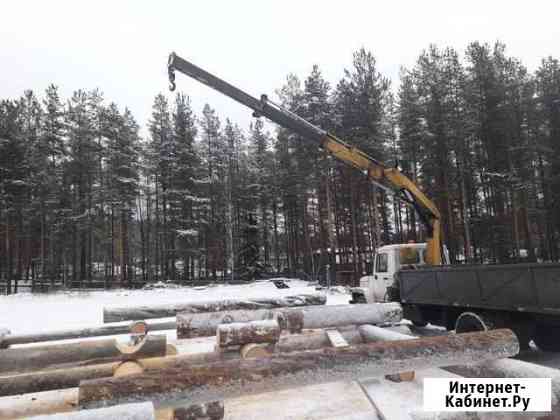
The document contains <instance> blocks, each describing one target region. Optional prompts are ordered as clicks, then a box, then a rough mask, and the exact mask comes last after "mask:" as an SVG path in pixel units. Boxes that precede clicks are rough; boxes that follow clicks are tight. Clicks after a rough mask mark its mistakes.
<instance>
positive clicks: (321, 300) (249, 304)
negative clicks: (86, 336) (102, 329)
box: [103, 293, 327, 322]
mask: <svg viewBox="0 0 560 420" xmlns="http://www.w3.org/2000/svg"><path fill="white" fill-rule="evenodd" d="M325 303H327V297H326V295H324V294H319V293H315V294H302V295H295V296H283V297H264V298H250V299H227V300H216V301H206V302H187V303H174V304H166V305H157V306H134V307H132V306H131V307H115V308H111V307H109V308H103V322H118V321H126V320H144V319H150V318H166V317H172V316H175V315H177V314H179V313H190V314H196V313H200V312H221V311H233V310H241V309H243V310H254V309H270V308H280V307H292V306H308V305H324V304H325Z"/></svg>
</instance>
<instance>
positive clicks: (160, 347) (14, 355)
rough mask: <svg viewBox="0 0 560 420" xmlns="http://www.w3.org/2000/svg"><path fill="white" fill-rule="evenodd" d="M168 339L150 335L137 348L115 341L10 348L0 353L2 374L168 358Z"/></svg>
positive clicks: (163, 336)
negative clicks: (77, 365) (54, 367)
mask: <svg viewBox="0 0 560 420" xmlns="http://www.w3.org/2000/svg"><path fill="white" fill-rule="evenodd" d="M166 347H167V337H166V336H165V335H147V336H145V337H144V338H143V339H142V340H141V341H140V342H139V343H138V344H137V345H134V346H128V345H123V344H120V343H118V342H117V341H116V340H114V339H107V340H95V341H94V340H92V341H83V342H78V343H65V344H55V345H49V346H34V347H20V348H8V349H4V350H1V351H0V373H3V374H5V373H9V372H12V373H16V372H28V371H30V370H34V369H41V368H46V367H51V366H57V365H59V366H62V365H64V366H70V365H72V364H73V363H77V362H82V361H91V363H100V362H109V361H117V360H119V361H124V360H134V359H139V358H146V357H155V356H165V353H166V350H167V348H166Z"/></svg>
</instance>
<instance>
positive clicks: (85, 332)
mask: <svg viewBox="0 0 560 420" xmlns="http://www.w3.org/2000/svg"><path fill="white" fill-rule="evenodd" d="M147 324H148V329H149V330H150V331H164V330H174V329H175V328H176V324H175V321H174V320H172V321H157V322H156V321H153V322H148V323H147ZM137 325H138V324H137V323H132V324H119V325H104V326H102V327H87V328H77V329H69V330H56V331H50V332H37V333H30V334H16V335H6V336H5V337H4V338H3V339H2V340H0V348H7V347H9V346H13V345H16V344H29V343H39V342H42V341H58V340H68V339H74V338H85V337H103V336H110V335H121V334H130V333H133V331H132V329H134V328H136V327H137Z"/></svg>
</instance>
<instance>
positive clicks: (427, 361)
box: [0, 296, 519, 420]
mask: <svg viewBox="0 0 560 420" xmlns="http://www.w3.org/2000/svg"><path fill="white" fill-rule="evenodd" d="M247 302H248V301H231V300H230V301H224V302H206V303H203V304H196V305H174V306H172V307H171V308H167V309H165V308H162V307H157V308H155V309H154V308H142V309H141V313H142V314H143V315H144V316H146V317H149V316H159V315H161V314H163V315H164V316H168V315H169V314H170V313H172V312H173V311H175V312H177V311H182V310H183V309H185V308H188V309H187V310H186V311H185V312H179V313H176V321H175V322H170V321H148V322H140V323H138V322H137V323H134V324H126V325H119V326H118V328H122V329H117V331H119V333H118V334H121V333H122V332H121V331H125V330H124V329H125V328H126V332H127V333H131V334H132V336H133V339H134V340H133V342H132V344H130V345H120V344H118V343H117V342H116V341H115V340H112V339H105V340H95V341H93V340H92V341H82V342H79V343H70V344H63V345H60V344H56V345H41V346H35V347H16V348H6V349H3V350H0V375H2V377H0V396H9V395H18V394H28V393H32V392H33V393H37V394H33V395H34V396H33V397H32V398H33V401H34V402H35V403H34V404H30V405H32V407H22V406H19V407H16V408H14V409H12V410H11V411H10V409H9V408H8V409H3V408H2V405H1V404H0V417H1V418H6V419H8V418H15V417H17V416H18V415H19V416H21V415H24V416H29V415H31V414H52V413H60V412H65V411H66V412H69V413H70V414H65V415H66V416H67V417H62V416H63V414H59V416H60V417H56V418H60V419H63V418H69V419H70V418H84V419H97V418H111V416H113V417H114V416H115V415H117V414H115V413H117V412H119V413H120V412H121V411H119V410H124V411H122V412H128V413H132V412H134V410H140V411H139V412H141V414H138V416H137V417H134V418H153V419H160V420H163V419H195V418H209V419H220V418H223V416H224V404H223V401H224V400H227V399H229V398H234V397H238V396H241V395H246V394H251V393H262V392H265V391H271V390H279V389H285V388H290V387H295V386H302V385H311V384H320V383H325V382H329V381H341V380H357V379H359V377H376V376H384V375H398V376H399V377H400V378H401V379H402V378H403V377H404V375H405V374H406V373H407V372H413V371H416V370H420V369H425V368H428V367H441V366H452V365H471V364H473V363H480V362H490V361H494V360H497V359H502V358H507V357H510V356H512V355H515V354H516V353H517V352H518V351H519V345H518V342H517V339H516V337H515V335H514V334H513V333H512V332H511V331H509V330H494V331H487V332H476V333H466V334H456V335H447V336H436V337H424V338H415V337H407V336H402V335H401V334H398V333H394V332H390V331H388V330H387V329H386V328H379V327H373V326H382V325H384V326H386V325H393V324H396V323H399V322H400V321H401V318H402V310H401V308H400V306H399V305H398V304H363V305H339V306H326V305H324V303H325V302H324V299H322V298H317V299H316V298H315V297H309V296H306V297H303V298H301V299H295V298H293V297H292V298H290V299H288V300H278V299H268V300H266V299H262V300H259V301H258V302H257V301H255V302H253V303H251V305H256V306H255V307H253V308H251V309H247V305H248V303H247ZM304 302H305V303H307V304H308V305H307V306H302V303H304ZM321 302H322V303H321ZM280 303H283V304H285V305H284V306H281V307H277V306H275V305H278V304H280ZM296 304H297V305H296ZM239 305H242V306H241V309H240V306H239ZM243 305H245V306H243ZM260 305H269V306H265V307H264V308H263V307H262V306H260ZM290 306H291V307H290ZM294 306H297V307H294ZM204 309H206V310H207V311H202V310H204ZM127 311H128V312H126V311H124V310H123V309H122V308H119V309H118V311H116V312H115V309H111V310H108V309H106V310H105V311H104V318H105V320H108V319H109V320H112V319H119V321H122V320H123V319H126V320H127V321H130V320H138V319H137V317H138V314H139V313H140V312H138V311H134V310H131V309H127ZM116 313H118V315H116ZM163 323H167V324H165V325H166V327H169V326H171V325H172V326H173V327H174V328H176V331H177V337H178V338H179V339H181V340H183V339H192V338H197V337H210V336H215V339H216V342H215V351H210V352H207V353H195V354H170V353H173V352H170V351H169V347H168V344H167V340H166V337H165V336H159V335H151V334H150V332H151V331H153V330H154V328H152V327H153V326H154V325H155V326H157V325H162V324H163ZM107 328H108V329H109V330H107ZM115 328H116V326H104V327H100V329H99V330H98V329H89V330H88V331H84V330H81V333H80V332H79V331H77V330H74V331H69V330H67V331H63V332H55V334H54V335H55V336H57V337H63V338H69V337H70V336H72V337H76V336H77V334H78V333H80V334H88V333H92V334H91V336H97V333H100V331H101V330H104V331H115ZM155 329H156V330H157V327H156V328H155ZM42 336H43V337H44V338H47V339H48V338H49V337H50V335H49V334H43V335H42ZM84 336H85V335H80V337H84ZM17 337H19V339H18V338H17ZM22 337H23V338H22ZM37 337H38V336H37V335H36V336H35V338H37ZM30 339H31V338H30V336H29V335H28V336H11V335H10V334H5V335H4V336H3V338H2V340H3V341H2V342H3V343H4V346H12V345H14V344H15V343H20V342H22V341H23V342H29V340H30ZM26 340H27V341H26ZM3 356H5V357H3ZM54 390H57V394H56V395H57V396H58V397H55V398H53V395H54V394H52V391H54ZM59 390H63V391H59ZM49 392H50V393H49ZM49 398H50V399H49ZM139 401H144V402H148V403H144V404H135V405H134V406H130V405H127V406H124V407H123V406H122V404H131V403H138V402H139ZM177 401H181V404H179V405H178V404H177ZM151 402H154V403H155V406H156V407H158V409H157V410H156V409H154V405H152V404H151ZM107 406H110V408H100V407H107ZM35 407H36V408H35ZM76 410H79V411H76ZM104 410H115V411H111V412H110V411H104ZM126 410H128V411H126ZM68 416H74V417H68ZM76 416H78V417H76ZM142 416H144V417H142ZM45 418H46V417H45ZM119 418H126V417H119ZM131 418H132V417H131Z"/></svg>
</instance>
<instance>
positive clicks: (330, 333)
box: [325, 329, 350, 347]
mask: <svg viewBox="0 0 560 420" xmlns="http://www.w3.org/2000/svg"><path fill="white" fill-rule="evenodd" d="M325 333H326V334H327V337H329V341H330V342H331V345H332V346H333V347H348V346H349V345H350V344H348V342H347V341H346V340H345V339H344V337H343V336H342V334H340V331H338V330H333V329H327V330H325Z"/></svg>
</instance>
